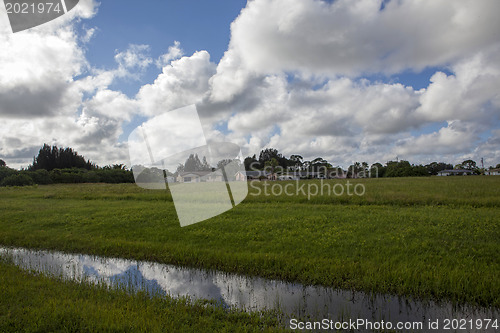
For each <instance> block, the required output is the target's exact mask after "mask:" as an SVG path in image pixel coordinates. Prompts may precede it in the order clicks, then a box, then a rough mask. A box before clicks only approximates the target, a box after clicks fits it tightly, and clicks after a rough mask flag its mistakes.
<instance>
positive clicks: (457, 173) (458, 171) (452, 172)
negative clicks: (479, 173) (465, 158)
mask: <svg viewBox="0 0 500 333" xmlns="http://www.w3.org/2000/svg"><path fill="white" fill-rule="evenodd" d="M473 174H474V171H473V170H465V169H451V170H441V171H439V172H438V174H437V175H438V176H470V175H473Z"/></svg>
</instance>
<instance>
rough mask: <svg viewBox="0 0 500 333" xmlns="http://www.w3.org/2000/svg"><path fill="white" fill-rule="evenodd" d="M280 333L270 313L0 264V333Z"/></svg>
mask: <svg viewBox="0 0 500 333" xmlns="http://www.w3.org/2000/svg"><path fill="white" fill-rule="evenodd" d="M263 330H264V331H281V328H280V326H279V323H278V321H277V317H276V315H275V314H272V313H266V314H247V313H243V312H238V311H226V310H223V309H222V308H220V307H218V306H215V305H213V304H209V303H205V304H203V303H202V302H198V303H195V305H192V304H190V303H188V302H187V301H186V300H174V299H171V298H165V297H161V298H160V297H153V298H150V297H149V296H147V295H145V294H137V295H128V294H127V293H125V292H124V291H119V290H109V289H107V288H106V287H104V286H91V285H88V284H79V283H75V282H61V281H59V280H56V279H51V278H48V277H45V276H34V275H31V274H29V273H27V272H24V271H21V270H20V269H18V268H17V267H15V266H12V265H9V264H7V263H5V262H4V261H0V332H21V331H22V332H132V331H133V332H193V331H198V332H257V331H258V332H261V331H263Z"/></svg>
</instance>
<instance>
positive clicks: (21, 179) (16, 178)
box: [0, 174, 35, 186]
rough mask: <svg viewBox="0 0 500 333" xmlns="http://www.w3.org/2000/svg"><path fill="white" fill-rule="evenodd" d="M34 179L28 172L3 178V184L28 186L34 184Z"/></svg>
mask: <svg viewBox="0 0 500 333" xmlns="http://www.w3.org/2000/svg"><path fill="white" fill-rule="evenodd" d="M34 184H35V183H34V182H33V179H31V177H30V176H28V175H26V174H18V175H11V176H8V177H5V178H4V180H2V183H1V184H0V185H1V186H26V185H34Z"/></svg>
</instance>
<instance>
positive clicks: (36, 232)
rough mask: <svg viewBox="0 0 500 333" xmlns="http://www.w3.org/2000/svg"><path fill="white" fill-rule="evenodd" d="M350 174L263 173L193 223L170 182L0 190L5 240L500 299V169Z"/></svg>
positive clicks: (474, 299) (338, 283) (0, 228)
mask: <svg viewBox="0 0 500 333" xmlns="http://www.w3.org/2000/svg"><path fill="white" fill-rule="evenodd" d="M327 182H328V183H330V184H335V183H343V184H345V182H346V181H345V180H343V181H339V180H332V181H327ZM350 182H351V183H354V184H357V183H362V184H364V185H365V186H366V193H365V195H364V196H348V195H347V194H344V195H343V196H340V197H337V196H334V195H326V194H324V195H317V196H314V197H311V200H308V198H307V195H302V194H299V195H296V196H291V197H289V196H285V195H281V196H265V195H264V194H263V193H261V194H260V195H258V196H256V195H255V194H256V193H258V192H259V191H260V192H262V190H263V189H264V187H263V186H264V184H263V183H260V182H259V183H254V185H253V186H252V187H251V188H250V194H249V195H248V197H247V199H246V200H245V201H244V202H243V203H241V204H240V205H238V206H237V207H235V208H234V209H233V210H231V211H228V212H226V213H224V214H222V215H220V216H217V217H214V218H212V219H210V220H208V221H204V222H201V223H197V224H194V225H191V226H188V227H184V228H181V227H180V226H179V222H178V220H177V217H176V213H175V209H174V205H173V202H172V198H171V196H170V195H169V193H168V192H167V191H154V190H143V189H141V188H138V187H137V186H136V185H133V184H123V185H106V184H81V185H49V186H38V187H25V188H0V244H1V245H4V246H22V247H27V248H40V249H57V250H61V251H67V252H79V253H87V254H98V255H104V256H117V257H124V258H134V259H146V260H153V261H158V262H162V263H171V264H180V265H186V266H192V267H202V268H213V269H219V270H224V271H228V272H237V273H242V274H249V275H259V276H263V277H269V278H277V279H284V280H289V281H299V282H303V283H311V284H322V285H326V286H333V287H339V288H351V289H356V290H364V291H376V292H388V293H396V294H399V295H406V296H414V297H423V298H431V299H436V300H450V301H454V302H459V303H464V302H465V303H469V304H478V305H483V306H485V305H488V306H489V305H491V306H496V307H500V177H493V176H491V177H487V176H476V177H433V178H392V179H364V180H350ZM290 183H291V184H296V183H295V182H290ZM303 183H304V184H306V186H307V185H308V184H319V181H303V182H301V183H300V184H303ZM272 184H273V183H271V184H269V185H268V186H270V185H272ZM281 184H287V183H286V182H282V183H281ZM256 186H258V187H259V189H256V188H255V187H256ZM291 186H295V185H291Z"/></svg>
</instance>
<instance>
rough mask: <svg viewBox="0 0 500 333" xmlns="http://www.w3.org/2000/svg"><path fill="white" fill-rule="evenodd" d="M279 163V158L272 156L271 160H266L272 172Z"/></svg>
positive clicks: (266, 164)
mask: <svg viewBox="0 0 500 333" xmlns="http://www.w3.org/2000/svg"><path fill="white" fill-rule="evenodd" d="M278 165H279V163H278V160H277V159H275V158H272V159H271V160H270V161H266V163H265V166H266V168H267V167H269V168H271V173H274V171H275V169H276V167H277V166H278Z"/></svg>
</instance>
